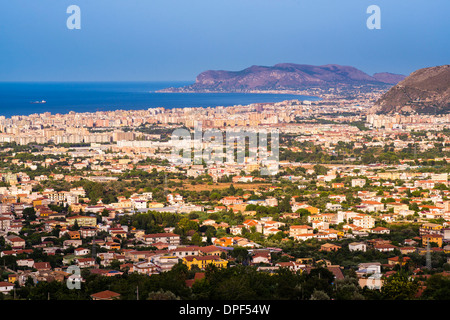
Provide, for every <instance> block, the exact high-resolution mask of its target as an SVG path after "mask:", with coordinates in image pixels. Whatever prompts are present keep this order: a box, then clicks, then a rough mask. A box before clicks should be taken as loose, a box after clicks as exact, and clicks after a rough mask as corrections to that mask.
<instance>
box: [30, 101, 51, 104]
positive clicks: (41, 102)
mask: <svg viewBox="0 0 450 320" xmlns="http://www.w3.org/2000/svg"><path fill="white" fill-rule="evenodd" d="M30 103H33V104H44V103H47V101H45V100H41V101H31V102H30Z"/></svg>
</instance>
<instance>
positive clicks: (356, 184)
mask: <svg viewBox="0 0 450 320" xmlns="http://www.w3.org/2000/svg"><path fill="white" fill-rule="evenodd" d="M351 183H352V188H355V187H361V188H362V187H364V186H365V184H366V179H352V182H351Z"/></svg>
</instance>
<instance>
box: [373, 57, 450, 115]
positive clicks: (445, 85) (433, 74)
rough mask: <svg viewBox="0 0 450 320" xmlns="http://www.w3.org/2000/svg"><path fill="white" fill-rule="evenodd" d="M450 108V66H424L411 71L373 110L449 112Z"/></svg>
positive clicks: (374, 111) (379, 111)
mask: <svg viewBox="0 0 450 320" xmlns="http://www.w3.org/2000/svg"><path fill="white" fill-rule="evenodd" d="M449 111H450V65H443V66H437V67H430V68H423V69H419V70H417V71H415V72H413V73H411V74H410V75H409V76H408V77H406V78H405V79H404V80H402V81H400V82H399V83H398V84H397V85H395V86H393V87H392V88H391V89H390V90H389V91H387V92H386V93H385V94H384V95H383V96H382V97H381V98H380V99H379V100H378V101H377V102H376V103H375V105H374V106H373V108H372V110H371V112H372V113H395V112H417V113H437V114H440V113H448V112H449Z"/></svg>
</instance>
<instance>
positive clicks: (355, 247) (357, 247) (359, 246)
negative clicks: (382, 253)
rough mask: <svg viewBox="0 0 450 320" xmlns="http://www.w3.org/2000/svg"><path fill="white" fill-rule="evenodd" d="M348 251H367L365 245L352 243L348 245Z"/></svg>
mask: <svg viewBox="0 0 450 320" xmlns="http://www.w3.org/2000/svg"><path fill="white" fill-rule="evenodd" d="M348 249H349V250H350V251H362V252H366V250H367V245H366V244H365V243H363V242H352V243H349V245H348Z"/></svg>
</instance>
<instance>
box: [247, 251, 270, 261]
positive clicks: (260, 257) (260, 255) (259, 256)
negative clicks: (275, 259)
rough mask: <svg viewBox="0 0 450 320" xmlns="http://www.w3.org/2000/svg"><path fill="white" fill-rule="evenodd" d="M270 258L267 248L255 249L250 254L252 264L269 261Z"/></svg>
mask: <svg viewBox="0 0 450 320" xmlns="http://www.w3.org/2000/svg"><path fill="white" fill-rule="evenodd" d="M271 261H272V258H271V255H270V252H269V251H268V250H263V251H257V252H255V254H254V255H253V256H252V264H258V263H271Z"/></svg>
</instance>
